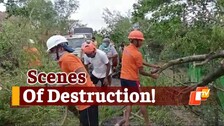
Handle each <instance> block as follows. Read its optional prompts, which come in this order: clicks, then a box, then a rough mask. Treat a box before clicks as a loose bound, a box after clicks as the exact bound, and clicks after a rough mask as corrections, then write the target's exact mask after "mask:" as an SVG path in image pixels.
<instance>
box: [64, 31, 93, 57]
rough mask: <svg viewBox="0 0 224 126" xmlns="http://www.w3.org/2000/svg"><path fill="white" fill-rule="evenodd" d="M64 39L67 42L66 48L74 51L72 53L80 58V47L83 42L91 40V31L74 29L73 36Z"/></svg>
mask: <svg viewBox="0 0 224 126" xmlns="http://www.w3.org/2000/svg"><path fill="white" fill-rule="evenodd" d="M65 37H66V38H67V40H68V46H70V47H71V48H73V49H74V50H75V51H74V52H73V53H74V54H75V55H77V56H78V57H80V58H82V56H83V55H82V51H81V46H82V44H83V43H84V42H85V41H87V40H91V39H92V37H93V29H92V28H88V27H83V28H74V34H71V35H67V36H65Z"/></svg>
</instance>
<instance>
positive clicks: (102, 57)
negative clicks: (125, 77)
mask: <svg viewBox="0 0 224 126" xmlns="http://www.w3.org/2000/svg"><path fill="white" fill-rule="evenodd" d="M82 50H83V52H84V53H85V55H84V65H85V66H86V69H87V68H88V65H90V64H92V65H93V71H92V73H91V80H92V81H93V83H94V84H97V83H98V81H101V86H102V87H103V86H108V85H110V84H111V77H110V76H111V74H112V70H111V65H110V62H109V59H108V57H107V55H106V53H105V52H103V51H101V50H99V49H97V48H96V47H95V46H94V44H93V43H85V44H83V46H82Z"/></svg>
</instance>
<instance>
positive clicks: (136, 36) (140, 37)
mask: <svg viewBox="0 0 224 126" xmlns="http://www.w3.org/2000/svg"><path fill="white" fill-rule="evenodd" d="M128 38H129V39H138V40H144V35H143V33H142V32H141V31H139V30H134V31H131V32H130V33H129V35H128Z"/></svg>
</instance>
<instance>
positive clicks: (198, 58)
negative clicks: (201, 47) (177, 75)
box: [157, 50, 224, 74]
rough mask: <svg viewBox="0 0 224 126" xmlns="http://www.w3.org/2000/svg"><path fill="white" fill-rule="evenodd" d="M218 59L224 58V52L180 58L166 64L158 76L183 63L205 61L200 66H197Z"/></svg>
mask: <svg viewBox="0 0 224 126" xmlns="http://www.w3.org/2000/svg"><path fill="white" fill-rule="evenodd" d="M217 58H224V50H221V51H218V52H212V53H209V54H203V55H194V56H187V57H182V58H178V59H175V60H171V61H169V62H168V63H166V64H164V65H163V66H162V67H161V68H160V69H159V71H158V72H157V73H158V74H159V73H161V72H162V71H164V70H165V69H167V68H169V67H171V66H174V65H178V64H183V63H189V62H195V61H203V62H201V63H200V64H197V65H203V64H205V63H207V62H209V61H210V60H213V59H217Z"/></svg>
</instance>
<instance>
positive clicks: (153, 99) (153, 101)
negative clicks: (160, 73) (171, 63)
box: [152, 89, 156, 103]
mask: <svg viewBox="0 0 224 126" xmlns="http://www.w3.org/2000/svg"><path fill="white" fill-rule="evenodd" d="M155 92H156V91H155V89H152V103H155V102H156V100H155Z"/></svg>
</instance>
